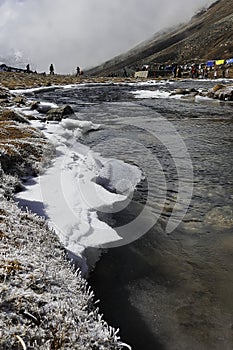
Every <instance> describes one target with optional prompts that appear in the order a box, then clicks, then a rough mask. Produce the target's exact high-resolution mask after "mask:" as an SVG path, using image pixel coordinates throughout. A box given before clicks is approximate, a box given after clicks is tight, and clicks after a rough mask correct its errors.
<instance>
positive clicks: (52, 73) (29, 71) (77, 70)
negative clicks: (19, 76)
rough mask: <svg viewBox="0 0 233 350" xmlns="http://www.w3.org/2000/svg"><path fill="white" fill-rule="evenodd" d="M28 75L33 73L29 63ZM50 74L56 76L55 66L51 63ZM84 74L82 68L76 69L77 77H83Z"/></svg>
mask: <svg viewBox="0 0 233 350" xmlns="http://www.w3.org/2000/svg"><path fill="white" fill-rule="evenodd" d="M26 73H32V71H31V70H30V65H29V63H28V64H27V65H26ZM49 74H50V75H54V65H53V64H52V63H51V64H50V66H49ZM82 74H83V72H82V71H81V69H80V67H77V68H76V76H79V75H82Z"/></svg>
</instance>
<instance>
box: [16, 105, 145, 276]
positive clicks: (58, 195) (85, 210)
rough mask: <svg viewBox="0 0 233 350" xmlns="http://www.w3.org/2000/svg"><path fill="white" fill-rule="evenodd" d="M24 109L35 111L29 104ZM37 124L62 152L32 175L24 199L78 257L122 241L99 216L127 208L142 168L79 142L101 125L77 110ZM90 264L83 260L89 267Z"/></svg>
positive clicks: (20, 197) (20, 196)
mask: <svg viewBox="0 0 233 350" xmlns="http://www.w3.org/2000/svg"><path fill="white" fill-rule="evenodd" d="M47 105H48V103H46V106H47ZM41 106H43V103H41ZM51 107H54V104H52V105H51ZM21 111H23V113H24V114H32V111H31V110H30V109H29V108H28V107H27V108H24V109H23V110H22V109H21ZM37 113H38V112H34V114H35V115H37ZM32 125H33V126H35V127H37V128H39V129H41V130H42V131H43V133H44V134H45V135H46V137H47V138H48V140H49V141H50V142H51V143H52V144H53V145H54V147H55V149H56V156H55V158H54V159H53V161H52V164H51V165H50V167H49V168H48V169H45V170H44V173H43V174H40V176H39V177H37V178H34V179H29V181H28V182H27V183H26V184H25V190H24V191H22V192H20V193H18V194H17V200H18V201H19V204H20V205H21V206H24V207H28V208H29V209H30V210H32V211H33V212H35V213H37V214H38V215H40V216H44V217H45V218H46V219H47V222H48V223H49V225H50V227H52V228H53V229H55V231H56V233H57V234H58V236H59V238H60V240H61V242H62V243H63V244H64V246H65V248H66V249H67V250H68V251H69V252H71V253H72V255H73V254H74V256H77V257H83V252H84V250H85V248H87V247H94V248H100V247H102V246H103V245H105V246H106V243H110V242H116V241H118V240H121V239H122V237H120V236H118V234H117V233H116V231H115V230H114V229H113V228H111V227H110V226H109V225H107V224H106V223H104V222H103V221H100V220H99V219H98V215H97V212H98V211H102V212H112V211H113V210H114V208H113V207H114V205H116V204H118V210H119V208H122V209H123V208H124V207H125V206H126V205H127V204H128V201H129V198H130V197H131V195H132V193H133V191H134V189H135V187H136V185H137V183H138V182H140V180H141V171H140V170H139V169H138V168H137V167H136V166H132V165H129V164H126V163H124V162H122V161H120V160H116V159H105V158H103V157H101V156H100V155H99V154H96V153H94V152H93V151H91V150H90V149H89V148H88V147H86V146H84V145H83V144H81V143H80V142H79V140H80V137H81V136H82V135H83V134H84V133H87V132H89V131H90V130H92V131H93V130H98V129H99V128H101V125H95V124H93V123H92V122H90V121H80V120H78V119H77V118H76V116H75V115H74V116H72V117H70V118H67V119H63V120H62V122H60V123H58V122H49V123H44V122H41V121H38V120H37V121H34V122H32ZM119 206H120V207H119ZM87 268H88V267H87V266H86V265H85V261H84V260H83V264H82V269H83V271H84V272H86V270H87Z"/></svg>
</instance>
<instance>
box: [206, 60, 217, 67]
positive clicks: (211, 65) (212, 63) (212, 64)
mask: <svg viewBox="0 0 233 350" xmlns="http://www.w3.org/2000/svg"><path fill="white" fill-rule="evenodd" d="M214 62H215V61H207V62H206V65H207V67H213V66H214Z"/></svg>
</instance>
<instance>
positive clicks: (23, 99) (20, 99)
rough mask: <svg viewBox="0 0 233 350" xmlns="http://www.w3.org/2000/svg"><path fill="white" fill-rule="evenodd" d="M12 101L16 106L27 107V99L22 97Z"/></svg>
mask: <svg viewBox="0 0 233 350" xmlns="http://www.w3.org/2000/svg"><path fill="white" fill-rule="evenodd" d="M12 101H13V102H14V103H16V104H19V105H25V103H26V100H25V98H24V97H22V96H17V97H14V98H13V100H12Z"/></svg>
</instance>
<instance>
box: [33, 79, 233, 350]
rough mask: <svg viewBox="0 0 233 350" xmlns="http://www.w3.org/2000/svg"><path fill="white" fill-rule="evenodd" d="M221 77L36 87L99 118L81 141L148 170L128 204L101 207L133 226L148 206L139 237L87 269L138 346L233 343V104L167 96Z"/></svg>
mask: <svg viewBox="0 0 233 350" xmlns="http://www.w3.org/2000/svg"><path fill="white" fill-rule="evenodd" d="M214 84H215V82H213V81H201V80H200V81H191V80H190V81H180V82H166V81H164V82H158V83H156V84H152V83H151V84H147V85H140V84H136V85H135V84H134V85H133V84H132V85H129V84H128V85H127V84H118V85H114V84H111V83H110V84H87V85H79V86H77V87H71V88H68V89H64V90H56V91H53V92H52V91H51V92H44V93H41V94H40V96H39V98H40V99H41V100H43V101H45V100H46V101H51V102H56V103H58V104H66V103H67V104H69V105H71V106H72V108H73V109H74V111H75V112H76V115H77V118H79V119H80V120H90V121H92V122H94V123H100V124H102V125H103V128H102V129H100V130H98V131H95V132H91V133H89V134H87V135H85V136H83V138H82V140H81V141H82V142H83V143H85V144H86V145H88V146H89V147H91V148H92V149H93V150H95V151H98V152H100V153H101V154H102V155H103V156H105V157H114V158H119V159H122V160H124V161H126V162H128V163H131V164H135V165H137V166H139V167H140V169H141V170H142V172H143V174H144V179H143V180H142V182H141V183H140V184H139V185H138V187H137V190H136V191H135V194H134V198H133V200H132V201H131V204H130V205H129V206H128V207H127V208H125V209H124V210H121V211H120V212H114V213H111V214H106V213H99V217H100V218H102V219H103V220H106V221H107V222H108V223H109V224H110V225H112V226H113V227H116V228H118V227H122V226H124V228H126V230H134V229H135V232H136V231H137V228H138V226H137V225H138V223H137V221H135V220H136V218H137V217H138V216H139V215H141V216H143V215H144V217H143V220H142V221H143V225H142V226H143V227H140V230H141V234H139V235H138V237H139V238H138V239H135V240H134V239H131V240H132V242H131V243H129V244H126V243H125V242H126V241H125V240H124V239H123V243H122V244H121V246H118V247H114V248H109V249H106V250H104V251H103V254H102V257H101V259H100V260H99V261H98V262H97V264H96V266H95V269H94V271H93V272H92V273H91V275H90V278H89V283H90V285H91V286H92V288H93V290H94V292H95V295H96V298H97V299H100V303H99V307H100V310H101V312H102V313H103V314H104V318H105V319H106V320H107V321H108V322H109V324H111V325H113V326H114V327H116V328H118V327H119V328H120V335H121V337H122V340H123V341H125V342H126V343H128V344H130V345H131V346H132V349H134V350H142V349H145V350H157V349H164V350H178V349H179V350H187V349H189V350H202V349H203V350H213V349H216V350H217V349H224V350H230V349H232V348H233V297H232V296H233V216H232V204H233V186H232V183H233V176H232V175H233V161H232V145H233V139H232V135H233V134H232V131H233V116H232V111H233V105H232V104H230V103H226V102H221V103H220V102H218V101H215V100H213V101H211V100H206V99H200V100H193V99H186V98H185V99H175V98H168V92H171V91H172V90H174V89H176V88H197V89H207V88H210V87H212V86H214ZM143 96H144V97H147V98H142V97H143ZM149 96H152V97H156V98H151V97H149ZM189 157H190V158H189ZM182 161H183V162H182ZM179 164H182V167H181V168H182V169H181V170H180V171H179ZM192 176H193V177H192ZM184 189H185V190H184ZM183 197H185V200H183ZM189 197H190V201H189ZM177 202H178V210H177V211H176V210H174V208H175V206H176V205H177V204H176V203H177ZM145 206H146V207H147V208H149V213H151V216H150V217H149V215H148V212H147V214H146V215H147V216H146V215H145V214H144V212H143V208H144V207H145ZM179 208H183V209H184V214H185V215H184V216H183V214H182V215H181V212H182V210H181V211H179ZM141 213H142V214H141ZM173 215H174V217H175V223H176V225H175V226H176V227H175V229H173V230H168V229H167V227H168V226H167V225H168V222H169V219H170V218H171V217H172V216H173ZM130 222H135V225H131V226H130ZM147 223H148V225H147ZM139 225H140V224H139ZM173 228H174V227H173ZM140 230H139V231H140ZM132 236H133V232H130V237H132Z"/></svg>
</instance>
